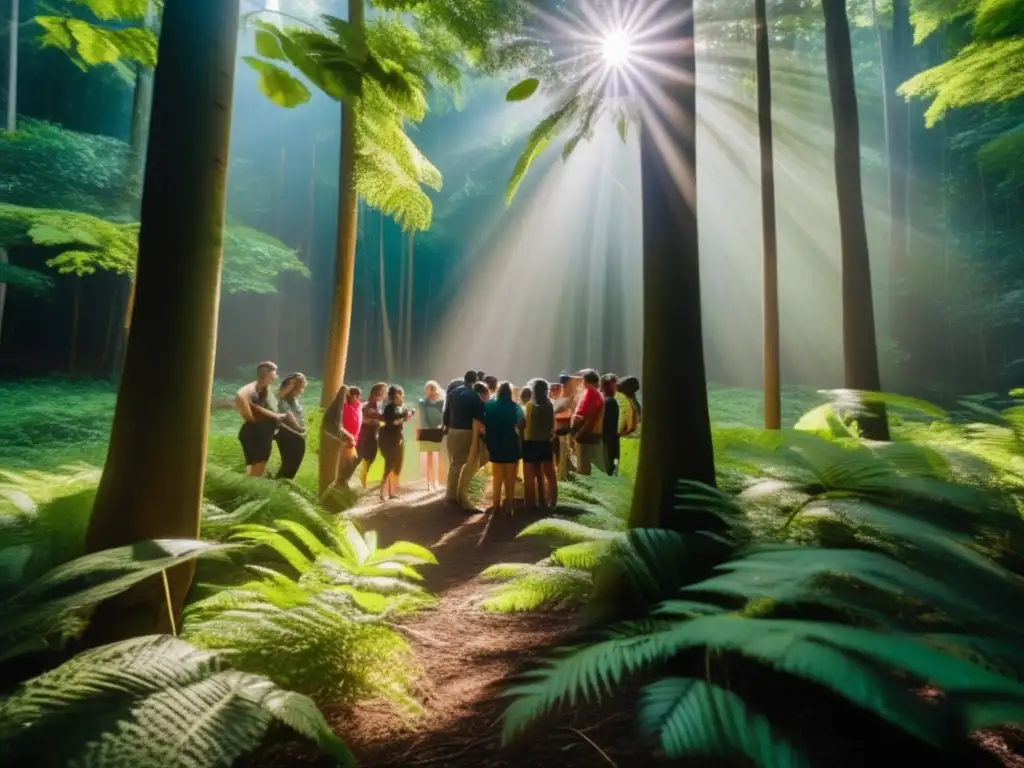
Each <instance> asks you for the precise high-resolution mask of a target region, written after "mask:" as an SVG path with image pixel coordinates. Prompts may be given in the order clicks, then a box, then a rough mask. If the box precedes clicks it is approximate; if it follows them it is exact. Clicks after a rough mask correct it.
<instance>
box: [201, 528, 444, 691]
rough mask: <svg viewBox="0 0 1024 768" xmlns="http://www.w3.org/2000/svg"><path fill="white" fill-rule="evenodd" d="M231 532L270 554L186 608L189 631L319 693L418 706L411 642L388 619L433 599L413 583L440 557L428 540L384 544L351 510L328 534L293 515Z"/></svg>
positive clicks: (282, 680) (247, 664)
mask: <svg viewBox="0 0 1024 768" xmlns="http://www.w3.org/2000/svg"><path fill="white" fill-rule="evenodd" d="M231 538H232V540H234V541H240V542H247V543H249V544H252V545H256V551H257V552H263V553H266V554H263V555H256V557H258V558H259V559H260V563H261V564H259V565H254V564H249V565H247V566H246V572H247V574H248V576H249V577H250V578H249V580H248V581H246V582H245V583H242V584H238V585H230V586H226V587H224V588H217V587H216V586H207V587H206V588H205V589H204V592H207V593H209V596H208V597H204V598H203V599H200V600H198V601H196V602H193V603H192V604H191V605H190V606H189V607H188V609H187V610H186V616H185V626H184V636H185V637H186V638H188V639H189V640H191V641H192V642H194V643H195V644H196V645H199V646H200V647H204V648H210V649H220V650H223V651H224V652H225V653H228V654H229V655H230V658H231V659H232V660H233V661H234V663H235V665H236V666H237V667H238V668H240V669H244V670H246V671H250V672H258V673H260V674H265V675H267V676H268V677H270V678H271V679H272V680H274V681H275V682H277V683H279V684H281V685H283V686H285V687H288V688H292V689H294V690H298V691H300V692H303V693H308V694H310V695H314V696H316V697H317V698H322V699H325V700H330V701H332V702H349V703H351V702H354V701H357V700H361V699H366V698H385V699H388V700H391V701H393V702H396V703H398V704H400V705H401V706H403V707H404V708H406V709H408V710H415V709H416V708H417V705H416V703H415V700H414V698H413V696H412V693H411V690H412V684H413V681H414V679H415V665H414V663H413V659H412V656H411V652H410V649H409V647H408V644H407V643H406V641H405V639H404V638H403V637H402V635H401V634H399V632H398V631H397V630H396V629H395V628H394V627H393V626H391V625H390V624H389V622H388V620H389V619H390V617H391V616H393V615H395V614H399V613H403V612H408V611H411V610H417V609H420V608H423V607H425V606H428V605H431V604H433V602H434V600H433V598H431V597H430V596H429V595H427V594H426V593H425V592H424V591H423V590H422V588H420V587H419V586H418V585H417V584H415V581H417V580H419V579H421V578H422V577H421V576H420V575H419V573H418V572H417V571H416V570H415V568H414V566H415V565H421V564H426V563H436V562H437V561H436V560H435V559H434V556H433V555H432V554H431V553H430V551H429V550H427V549H424V548H423V547H420V546H418V545H416V544H412V543H410V542H396V543H395V544H393V545H391V546H390V547H386V548H379V547H378V546H377V540H376V534H375V533H374V532H372V531H370V532H368V533H366V534H365V535H363V534H361V533H360V532H359V531H358V530H357V529H356V527H355V525H353V524H352V523H350V522H348V521H344V520H341V521H338V522H337V523H336V528H334V529H333V530H331V531H329V532H328V533H327V535H326V537H325V539H326V543H325V541H324V540H322V539H321V538H318V537H317V536H316V535H314V534H313V533H312V532H310V531H309V530H307V529H305V528H304V527H303V526H301V525H299V524H297V523H295V522H292V521H289V520H282V521H277V522H276V523H275V524H274V526H273V527H271V526H263V525H251V524H250V525H242V526H238V527H236V528H235V530H234V533H233V535H232V537H231ZM250 552H252V550H250ZM248 559H249V560H250V562H251V560H252V555H250V557H249V558H248Z"/></svg>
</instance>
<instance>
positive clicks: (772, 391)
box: [754, 0, 782, 429]
mask: <svg viewBox="0 0 1024 768" xmlns="http://www.w3.org/2000/svg"><path fill="white" fill-rule="evenodd" d="M765 6H766V2H765V0H754V17H755V20H756V23H757V42H756V47H757V51H756V53H757V128H758V136H759V138H760V146H761V237H762V243H761V246H762V248H763V255H762V259H763V264H762V266H763V272H764V284H763V286H762V291H763V299H762V301H763V303H764V306H763V311H764V320H763V323H764V327H763V329H762V332H763V334H764V350H763V355H764V428H765V429H780V428H781V427H782V379H781V372H780V357H781V355H780V352H779V347H780V343H779V251H778V237H777V234H776V225H775V153H774V151H773V149H772V71H771V61H770V59H769V54H768V11H767V9H766V7H765Z"/></svg>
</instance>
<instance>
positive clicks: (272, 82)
mask: <svg viewBox="0 0 1024 768" xmlns="http://www.w3.org/2000/svg"><path fill="white" fill-rule="evenodd" d="M242 60H243V61H244V62H245V63H246V64H248V65H249V66H250V67H252V68H253V69H254V70H255V71H256V72H257V73H259V76H260V80H259V86H260V90H261V91H262V92H263V95H264V96H266V97H267V98H268V99H270V100H271V101H272V102H274V103H275V104H277V105H278V106H279V107H285V108H287V109H292V108H294V107H298V106H301V105H303V104H305V103H307V102H308V101H309V100H310V98H312V95H313V94H311V93H310V91H309V89H308V88H307V87H306V86H305V85H304V84H303V83H302V82H301V81H300V80H297V79H296V78H294V77H293V76H292V75H291V74H290V73H288V72H286V71H285V70H283V69H281V67H279V66H277V65H276V64H271V63H270V62H269V61H264V60H263V59H257V58H255V57H253V56H243V57H242Z"/></svg>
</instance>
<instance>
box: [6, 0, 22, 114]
mask: <svg viewBox="0 0 1024 768" xmlns="http://www.w3.org/2000/svg"><path fill="white" fill-rule="evenodd" d="M20 5H21V0H11V18H10V21H8V23H7V36H8V42H7V132H8V133H14V132H15V131H16V130H18V31H19V28H20V24H19V19H18V16H19V15H20V14H19V11H20V10H21V8H20Z"/></svg>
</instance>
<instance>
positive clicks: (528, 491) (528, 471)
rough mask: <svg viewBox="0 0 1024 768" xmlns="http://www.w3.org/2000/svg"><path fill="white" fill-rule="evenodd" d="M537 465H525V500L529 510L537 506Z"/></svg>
mask: <svg viewBox="0 0 1024 768" xmlns="http://www.w3.org/2000/svg"><path fill="white" fill-rule="evenodd" d="M536 483H537V465H536V464H527V463H525V462H524V463H523V499H524V500H525V501H526V507H527V509H532V508H533V507H535V506H537V486H536ZM541 498H543V496H542V497H541Z"/></svg>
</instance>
